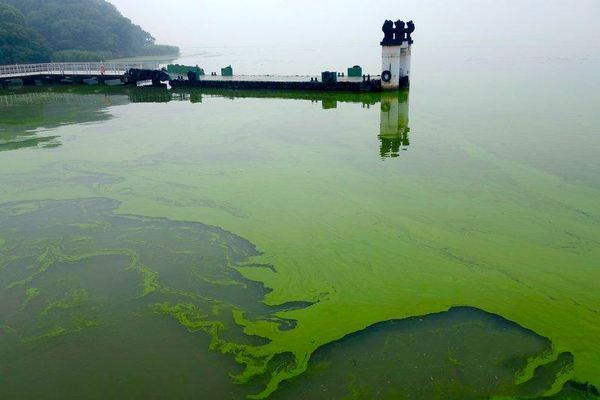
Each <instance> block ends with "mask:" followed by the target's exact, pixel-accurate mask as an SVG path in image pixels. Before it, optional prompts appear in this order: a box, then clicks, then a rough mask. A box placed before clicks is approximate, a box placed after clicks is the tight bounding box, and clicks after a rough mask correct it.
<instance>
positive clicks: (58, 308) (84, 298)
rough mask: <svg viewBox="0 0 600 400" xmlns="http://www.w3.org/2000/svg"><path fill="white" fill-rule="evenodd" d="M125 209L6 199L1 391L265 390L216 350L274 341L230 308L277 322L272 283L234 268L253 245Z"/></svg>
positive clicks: (72, 394)
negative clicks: (269, 290) (240, 379)
mask: <svg viewBox="0 0 600 400" xmlns="http://www.w3.org/2000/svg"><path fill="white" fill-rule="evenodd" d="M118 205H119V203H118V202H117V201H114V200H110V199H104V198H94V199H82V200H69V201H52V200H48V201H32V202H20V203H10V204H4V205H2V206H0V239H1V243H2V246H0V259H1V260H2V262H0V360H2V362H1V363H0V364H1V366H0V398H53V396H54V395H53V393H56V396H55V397H56V398H59V397H60V398H106V397H107V396H108V397H111V396H112V397H127V398H165V397H170V398H198V396H199V393H200V392H202V393H203V395H202V396H201V398H214V399H217V398H219V399H220V398H243V397H244V396H245V394H247V393H251V392H256V391H258V390H259V388H258V387H255V386H253V384H252V383H250V384H249V385H244V387H240V386H238V385H233V384H232V383H231V379H230V374H235V373H239V372H241V366H239V365H238V364H236V363H235V361H234V358H233V357H232V356H230V355H222V354H219V351H214V352H209V351H208V349H209V347H210V348H212V349H213V350H219V346H221V345H222V344H224V343H235V344H236V346H237V345H255V346H258V345H264V344H266V343H268V341H267V340H265V339H262V338H259V337H255V336H249V335H245V334H244V333H243V332H242V330H241V328H240V327H239V326H238V325H237V324H236V323H235V321H234V318H233V313H232V310H234V309H236V310H241V311H243V312H244V313H247V314H248V315H257V316H258V315H260V316H263V317H264V318H275V317H272V316H270V314H271V312H272V310H271V309H270V308H269V307H268V306H267V305H265V304H263V303H262V302H261V300H262V299H263V297H264V294H265V293H266V291H265V288H264V287H263V286H262V285H261V284H259V283H256V282H253V281H249V280H247V279H245V278H243V277H242V276H241V274H240V273H239V272H238V271H237V269H236V268H235V267H236V265H237V264H238V263H244V262H247V260H248V258H249V257H252V256H255V255H257V254H259V253H258V251H257V249H256V248H255V246H254V245H253V244H252V243H250V242H248V241H247V240H245V239H243V238H241V237H239V236H236V235H234V234H232V233H229V232H227V231H224V230H222V229H220V228H218V227H214V226H209V225H204V224H200V223H194V222H174V221H170V220H167V219H161V218H145V217H140V216H124V215H117V214H115V209H116V208H117V207H118ZM289 306H290V307H294V306H298V305H297V304H291V305H289ZM280 322H281V324H284V325H285V324H288V325H289V324H291V323H292V322H289V321H284V320H282V321H280ZM48 393H50V394H48Z"/></svg>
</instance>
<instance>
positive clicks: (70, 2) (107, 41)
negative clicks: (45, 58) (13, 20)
mask: <svg viewBox="0 0 600 400" xmlns="http://www.w3.org/2000/svg"><path fill="white" fill-rule="evenodd" d="M0 1H3V2H5V3H8V4H11V5H12V6H14V7H15V8H17V9H18V10H19V11H21V13H22V14H21V16H22V17H24V21H25V23H26V26H28V27H29V28H31V29H34V30H35V31H37V32H39V34H41V36H42V37H44V38H45V39H46V41H47V43H48V45H49V47H50V51H51V52H52V53H54V54H56V57H53V58H63V59H64V57H65V54H66V55H78V57H80V56H81V55H83V54H86V53H82V52H88V54H90V55H98V54H111V55H112V56H113V57H124V56H136V55H142V54H143V55H147V54H150V55H153V53H154V52H156V53H159V54H164V52H165V51H167V50H168V51H172V52H175V53H178V52H179V49H178V48H177V47H174V46H168V47H165V46H160V47H159V46H156V45H155V39H154V37H153V36H152V35H151V34H150V33H148V32H146V31H145V30H143V29H142V28H141V27H140V26H138V25H135V24H133V23H132V22H131V21H130V20H129V19H128V18H126V17H124V16H123V15H121V13H119V11H118V10H117V8H116V7H115V6H114V5H112V4H110V3H108V2H107V1H105V0H0ZM156 55H158V54H156ZM94 57H96V56H94Z"/></svg>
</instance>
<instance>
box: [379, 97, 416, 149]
mask: <svg viewBox="0 0 600 400" xmlns="http://www.w3.org/2000/svg"><path fill="white" fill-rule="evenodd" d="M380 118H381V119H380V124H379V141H380V146H379V155H380V156H381V157H382V158H387V157H398V156H399V155H400V151H403V150H406V149H407V148H408V146H409V145H410V141H409V138H408V133H409V132H410V128H409V127H408V91H400V92H393V93H386V92H384V93H382V94H381V116H380Z"/></svg>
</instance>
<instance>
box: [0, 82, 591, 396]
mask: <svg viewBox="0 0 600 400" xmlns="http://www.w3.org/2000/svg"><path fill="white" fill-rule="evenodd" d="M433 83H435V82H433ZM433 83H432V84H433ZM437 84H439V82H438V83H437ZM423 90H424V92H419V91H418V90H413V93H411V96H410V110H409V96H408V93H406V92H401V93H399V94H377V95H373V94H369V95H358V94H311V93H260V92H256V93H253V92H248V93H218V92H215V93H206V92H204V93H202V92H191V93H185V92H181V93H177V92H175V93H173V92H168V91H165V90H155V89H150V88H145V89H141V90H138V89H130V88H125V89H123V88H115V89H104V90H103V89H98V88H82V89H72V88H53V89H51V90H45V89H37V90H21V91H18V90H17V91H14V92H4V93H1V94H0V97H2V102H1V104H2V108H0V116H1V117H2V119H1V120H0V150H1V151H0V166H1V167H2V168H0V182H1V183H2V186H1V188H0V257H1V258H0V398H57V399H58V398H61V399H64V398H98V399H100V398H107V397H109V398H178V399H188V398H189V399H193V398H206V399H222V398H231V399H241V398H246V397H250V398H267V397H268V398H274V399H347V398H357V399H362V398H387V399H400V398H407V399H432V398H438V399H465V398H540V397H544V398H596V397H597V389H596V387H597V385H598V383H599V382H600V362H599V360H600V344H599V341H598V337H600V324H599V322H598V305H599V301H600V300H599V297H598V296H599V294H598V293H600V290H598V289H599V287H598V281H599V278H600V275H599V272H598V265H599V261H600V250H599V248H600V243H599V242H598V237H599V235H598V233H599V232H600V229H599V228H600V209H599V202H598V199H599V198H600V197H599V193H600V191H599V188H600V181H598V180H597V176H598V175H597V174H594V173H590V168H591V169H592V172H593V171H598V165H597V163H596V161H597V160H596V161H594V160H590V158H589V157H587V156H586V155H588V154H592V153H593V151H591V150H589V148H590V147H593V146H595V145H596V144H597V142H594V141H593V139H590V141H587V142H585V144H583V143H582V144H580V145H579V146H581V148H580V149H578V148H576V149H574V150H573V151H576V150H577V153H578V154H579V159H578V160H573V162H571V163H570V164H569V165H568V167H563V166H565V165H567V164H566V162H565V159H564V158H565V157H567V156H568V155H565V152H564V151H559V150H558V149H559V148H560V146H561V145H564V143H563V142H561V141H562V140H563V137H562V136H560V135H556V134H555V133H556V131H560V130H561V129H563V128H564V127H565V126H564V125H569V126H571V127H574V128H573V132H574V135H579V136H580V137H586V138H588V137H589V138H592V132H593V129H591V128H590V127H588V126H587V125H583V126H582V125H577V124H575V122H574V121H571V120H570V119H569V118H568V117H565V118H564V119H565V120H564V121H561V122H560V123H557V122H556V121H552V123H550V122H548V121H547V120H545V119H543V118H540V117H541V116H544V115H546V113H547V112H548V108H547V107H540V108H539V109H537V108H535V107H532V109H531V110H530V114H531V115H530V114H519V115H518V116H515V117H514V118H513V119H512V120H511V121H510V123H507V122H506V121H505V120H504V112H509V111H510V110H512V109H513V108H514V105H513V104H512V99H510V100H511V101H508V100H509V99H508V98H507V99H505V100H506V102H503V101H502V99H503V97H502V95H503V93H502V92H501V91H500V92H498V93H496V96H497V97H496V103H495V104H494V106H493V109H488V108H486V107H485V105H479V107H480V109H479V113H480V114H481V115H484V116H486V118H487V119H488V120H489V121H494V122H496V125H494V124H488V125H486V126H485V127H481V126H479V125H478V121H477V120H475V119H470V118H469V115H470V114H469V113H468V112H467V111H465V110H471V109H472V107H473V106H474V105H473V104H469V102H468V100H466V99H467V98H463V102H464V104H463V105H462V106H461V105H460V104H458V105H457V104H454V103H452V106H450V105H449V104H450V103H448V102H447V101H445V100H444V99H442V98H439V97H436V96H430V95H427V93H426V91H427V87H426V86H425V87H424V89H423ZM548 90H549V89H548ZM505 95H506V94H505ZM542 95H543V94H540V96H542ZM546 95H547V94H546ZM469 98H470V97H469ZM473 98H474V100H473V101H474V102H479V101H480V100H477V99H480V98H478V97H477V96H473ZM461 107H464V108H465V109H464V110H463V109H461ZM587 112H588V111H587V109H585V108H582V109H580V110H579V114H578V115H577V116H573V118H581V116H582V115H584V116H586V117H587V118H590V120H591V118H593V117H591V110H590V111H589V112H590V114H586V113H587ZM409 116H410V118H409ZM530 118H531V119H535V122H534V121H532V120H531V119H530ZM517 122H518V123H519V124H517V125H519V126H523V129H525V130H527V131H528V132H530V133H529V136H527V137H525V136H524V132H523V131H522V130H520V129H518V128H514V124H515V123H517ZM507 124H509V125H510V126H511V127H513V128H514V129H513V130H512V131H511V130H507ZM536 132H540V133H536ZM536 135H539V136H537V138H536ZM538 139H539V140H538ZM542 139H543V140H542ZM516 141H520V142H521V143H523V146H525V147H526V146H531V144H528V143H527V141H530V142H535V144H536V145H535V147H532V148H533V149H535V152H536V154H552V155H553V157H552V160H551V162H549V161H547V160H546V158H545V157H540V158H538V157H535V156H531V153H530V152H527V151H523V153H521V150H515V151H512V152H505V151H504V150H505V149H506V147H505V146H506V144H507V143H508V144H512V143H515V142H516ZM571 146H575V147H577V146H578V144H573V143H572V144H571ZM579 150H580V151H579ZM523 154H524V155H523ZM568 157H570V156H568ZM570 158H571V159H572V157H570ZM594 168H596V169H595V170H594ZM598 172H600V171H598ZM594 385H595V386H594Z"/></svg>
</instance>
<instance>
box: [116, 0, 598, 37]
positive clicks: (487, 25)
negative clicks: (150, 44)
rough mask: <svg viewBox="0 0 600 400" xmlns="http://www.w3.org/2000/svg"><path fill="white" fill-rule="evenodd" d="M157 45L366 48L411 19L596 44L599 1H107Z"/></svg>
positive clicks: (486, 33) (462, 29) (458, 31)
mask: <svg viewBox="0 0 600 400" xmlns="http://www.w3.org/2000/svg"><path fill="white" fill-rule="evenodd" d="M109 1H111V2H112V3H113V4H115V5H116V6H117V8H118V9H119V10H120V11H121V12H122V13H123V14H124V15H125V16H127V17H128V18H130V19H132V20H133V22H135V23H137V24H139V25H141V26H142V27H143V28H144V29H146V30H147V31H149V32H150V33H152V34H153V35H154V36H155V37H156V38H157V42H159V43H168V44H175V45H180V46H182V47H183V48H186V47H188V48H189V47H205V46H219V45H255V44H258V45H263V46H264V45H269V44H273V45H280V44H299V43H303V44H309V43H312V42H319V43H327V44H339V45H348V44H361V45H362V44H369V43H373V42H375V43H377V42H378V41H379V40H380V37H381V31H380V27H381V24H382V22H383V20H385V19H397V18H400V19H404V20H408V19H413V20H414V21H415V24H416V26H417V31H416V32H415V38H416V39H417V40H420V41H422V42H423V41H424V42H431V41H437V40H459V41H464V40H469V41H473V42H481V43H484V42H489V41H499V42H506V41H514V40H520V41H524V40H525V41H530V42H547V43H549V44H552V43H557V44H558V43H559V42H563V41H579V40H586V41H592V40H596V41H600V29H599V24H600V0H451V1H450V0H404V1H402V0H365V1H357V0H319V1H315V0H304V1H291V0H246V1H242V0H109Z"/></svg>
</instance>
